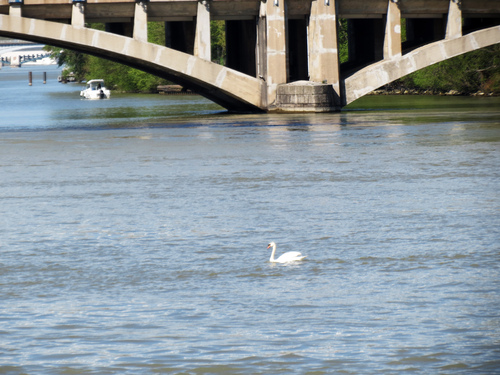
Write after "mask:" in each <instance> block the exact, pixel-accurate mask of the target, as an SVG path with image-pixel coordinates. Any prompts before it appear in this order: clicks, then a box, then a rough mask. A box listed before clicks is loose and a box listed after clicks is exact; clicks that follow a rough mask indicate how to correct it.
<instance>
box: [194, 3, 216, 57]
mask: <svg viewBox="0 0 500 375" xmlns="http://www.w3.org/2000/svg"><path fill="white" fill-rule="evenodd" d="M194 55H195V56H197V57H199V58H202V59H205V60H208V61H210V60H211V58H212V56H211V55H212V52H211V45H210V3H209V1H207V0H202V1H199V2H198V10H197V13H196V31H195V36H194Z"/></svg>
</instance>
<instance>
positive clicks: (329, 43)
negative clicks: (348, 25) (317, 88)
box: [308, 0, 340, 97]
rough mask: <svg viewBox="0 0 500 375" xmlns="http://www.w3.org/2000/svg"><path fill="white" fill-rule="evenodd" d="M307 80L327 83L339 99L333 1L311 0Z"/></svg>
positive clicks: (335, 17)
mask: <svg viewBox="0 0 500 375" xmlns="http://www.w3.org/2000/svg"><path fill="white" fill-rule="evenodd" d="M308 39H309V79H310V80H311V81H313V82H319V83H329V84H331V85H333V89H334V90H335V92H336V93H337V95H338V96H339V97H340V83H339V81H340V77H339V58H338V45H337V43H338V42H337V15H336V7H335V0H327V1H324V0H313V2H312V3H311V14H310V18H309V30H308Z"/></svg>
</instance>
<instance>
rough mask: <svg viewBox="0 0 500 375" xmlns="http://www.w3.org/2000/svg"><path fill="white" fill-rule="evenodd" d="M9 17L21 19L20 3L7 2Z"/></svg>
mask: <svg viewBox="0 0 500 375" xmlns="http://www.w3.org/2000/svg"><path fill="white" fill-rule="evenodd" d="M9 5H10V6H9V16H14V17H21V16H22V5H23V2H22V1H15V2H14V1H12V2H9Z"/></svg>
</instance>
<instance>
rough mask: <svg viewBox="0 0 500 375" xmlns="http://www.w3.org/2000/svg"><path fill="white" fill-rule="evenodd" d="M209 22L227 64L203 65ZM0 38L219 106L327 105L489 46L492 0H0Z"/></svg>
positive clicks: (495, 9) (498, 9)
mask: <svg viewBox="0 0 500 375" xmlns="http://www.w3.org/2000/svg"><path fill="white" fill-rule="evenodd" d="M341 18H343V19H347V24H348V47H349V60H348V61H347V62H346V63H343V64H340V63H339V52H338V40H337V39H338V38H337V34H338V27H339V22H338V21H339V19H341ZM210 20H224V21H225V22H226V47H227V51H226V54H227V61H226V66H221V65H218V64H216V63H214V62H211V53H210ZM148 21H160V22H165V26H166V35H165V46H160V45H156V44H151V43H148V42H147V22H148ZM91 22H101V23H105V24H106V31H98V30H94V29H90V28H88V27H87V24H88V23H91ZM402 22H405V23H406V39H405V40H402V35H401V25H402ZM0 35H1V36H7V37H11V38H19V39H26V40H31V41H35V42H40V43H44V44H51V45H55V46H60V47H62V48H70V49H74V50H77V51H81V52H85V53H90V54H93V55H96V56H100V57H104V58H108V59H111V60H114V61H118V62H122V63H125V64H127V65H130V66H133V67H136V68H138V69H141V70H144V71H147V72H150V73H153V74H156V75H158V76H161V77H165V78H167V79H169V80H171V81H173V82H176V83H179V84H181V85H183V86H185V87H187V88H190V89H191V90H193V91H196V92H198V93H200V94H201V95H204V96H206V97H207V98H209V99H211V100H213V101H214V102H216V103H219V104H220V105H222V106H223V107H225V108H227V109H229V110H235V111H264V112H265V111H334V110H339V109H340V108H342V107H343V106H345V105H347V104H349V103H351V102H352V101H354V100H356V99H357V98H359V97H361V96H363V95H366V94H367V93H368V92H370V91H372V90H374V89H376V88H377V87H380V86H382V85H385V84H387V83H390V82H392V81H393V80H395V79H398V78H400V77H402V76H405V75H407V74H409V73H411V72H414V71H416V70H419V69H422V68H424V67H426V66H429V65H431V64H435V63H437V62H440V61H443V60H446V59H449V58H452V57H454V56H457V55H460V54H463V53H466V52H469V51H473V50H476V49H479V48H483V47H486V46H490V45H493V44H496V43H500V0H267V1H263V0H200V1H198V0H149V1H148V0H86V1H85V0H72V1H71V0H24V1H23V0H0Z"/></svg>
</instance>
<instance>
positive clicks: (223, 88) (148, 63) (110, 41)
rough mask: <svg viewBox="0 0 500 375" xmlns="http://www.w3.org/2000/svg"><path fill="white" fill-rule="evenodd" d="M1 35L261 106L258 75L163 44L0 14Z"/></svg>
mask: <svg viewBox="0 0 500 375" xmlns="http://www.w3.org/2000/svg"><path fill="white" fill-rule="evenodd" d="M0 35H2V36H7V37H12V38H19V39H25V40H29V41H34V42H40V43H44V44H50V45H54V46H57V47H61V48H69V49H73V50H76V51H80V52H84V53H88V54H92V55H95V56H98V57H103V58H107V59H109V60H113V61H116V62H120V63H123V64H126V65H129V66H131V67H134V68H138V69H141V70H144V71H146V72H149V73H152V74H155V75H158V76H160V77H164V78H166V79H169V80H171V81H173V82H176V83H179V84H181V85H183V86H186V87H190V88H193V89H194V90H195V91H196V92H197V93H199V94H200V95H203V96H205V97H206V98H208V99H210V100H212V101H214V102H215V103H217V104H219V105H221V106H222V107H224V108H226V109H228V110H233V111H264V110H265V108H264V107H263V104H262V92H263V90H265V88H263V83H262V81H261V80H259V79H257V78H254V77H251V76H248V75H245V74H243V73H240V72H238V71H236V70H233V69H230V68H227V67H224V66H222V65H219V64H215V63H212V62H210V61H208V60H205V59H202V58H199V57H196V56H193V55H189V54H186V53H183V52H179V51H177V50H174V49H171V48H168V47H163V46H160V45H157V44H152V43H147V42H142V41H140V40H137V39H134V38H129V37H124V36H121V35H117V34H112V33H108V32H104V31H100V30H94V29H89V28H85V27H78V26H72V25H68V24H62V23H58V22H51V21H45V20H38V19H33V18H25V17H18V16H11V15H1V14H0Z"/></svg>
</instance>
